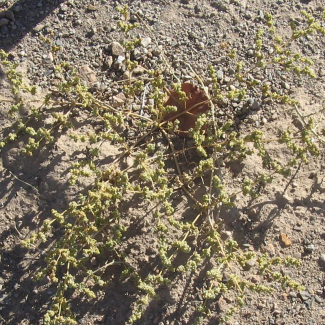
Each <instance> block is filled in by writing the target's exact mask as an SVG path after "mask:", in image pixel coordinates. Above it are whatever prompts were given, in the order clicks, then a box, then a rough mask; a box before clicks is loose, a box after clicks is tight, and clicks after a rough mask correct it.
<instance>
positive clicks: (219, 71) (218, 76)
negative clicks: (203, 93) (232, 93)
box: [217, 69, 223, 80]
mask: <svg viewBox="0 0 325 325" xmlns="http://www.w3.org/2000/svg"><path fill="white" fill-rule="evenodd" d="M217 79H218V80H222V79H223V71H222V70H221V69H219V70H218V71H217Z"/></svg>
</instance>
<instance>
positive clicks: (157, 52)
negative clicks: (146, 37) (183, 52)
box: [151, 45, 163, 56]
mask: <svg viewBox="0 0 325 325" xmlns="http://www.w3.org/2000/svg"><path fill="white" fill-rule="evenodd" d="M162 50H163V47H162V45H159V46H157V47H155V48H153V50H152V52H151V53H152V54H153V55H154V56H159V55H160V54H161V53H162Z"/></svg>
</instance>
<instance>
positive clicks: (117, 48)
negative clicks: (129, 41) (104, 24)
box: [111, 42, 124, 56]
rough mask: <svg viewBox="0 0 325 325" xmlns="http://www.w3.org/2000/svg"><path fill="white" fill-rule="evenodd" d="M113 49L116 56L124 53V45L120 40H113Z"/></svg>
mask: <svg viewBox="0 0 325 325" xmlns="http://www.w3.org/2000/svg"><path fill="white" fill-rule="evenodd" d="M111 51H112V54H113V55H114V56H123V55H124V47H123V46H122V45H121V44H120V43H119V42H112V44H111Z"/></svg>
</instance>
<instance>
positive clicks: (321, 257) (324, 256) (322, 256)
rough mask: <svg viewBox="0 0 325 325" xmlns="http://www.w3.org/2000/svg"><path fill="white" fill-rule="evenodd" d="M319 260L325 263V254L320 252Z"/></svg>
mask: <svg viewBox="0 0 325 325" xmlns="http://www.w3.org/2000/svg"><path fill="white" fill-rule="evenodd" d="M319 261H320V262H321V263H323V264H325V254H324V253H323V254H320V257H319Z"/></svg>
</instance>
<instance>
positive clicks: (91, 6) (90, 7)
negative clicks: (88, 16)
mask: <svg viewBox="0 0 325 325" xmlns="http://www.w3.org/2000/svg"><path fill="white" fill-rule="evenodd" d="M87 10H88V11H96V10H98V7H96V6H94V5H92V4H90V5H88V6H87Z"/></svg>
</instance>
